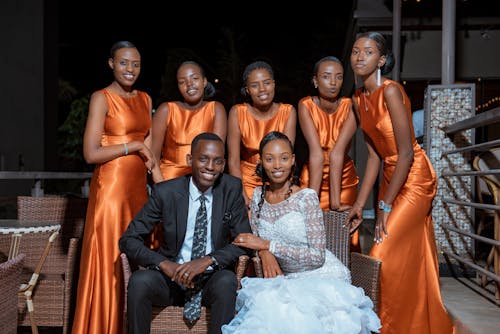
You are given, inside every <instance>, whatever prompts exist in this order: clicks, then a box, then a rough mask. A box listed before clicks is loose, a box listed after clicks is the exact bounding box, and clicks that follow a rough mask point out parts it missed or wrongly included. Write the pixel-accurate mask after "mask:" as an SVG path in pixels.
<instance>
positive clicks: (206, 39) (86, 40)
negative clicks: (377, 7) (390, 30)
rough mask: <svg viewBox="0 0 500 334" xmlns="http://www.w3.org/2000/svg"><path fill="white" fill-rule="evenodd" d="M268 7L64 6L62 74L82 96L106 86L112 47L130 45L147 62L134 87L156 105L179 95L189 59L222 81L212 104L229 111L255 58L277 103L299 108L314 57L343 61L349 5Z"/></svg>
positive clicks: (155, 3) (307, 89)
mask: <svg viewBox="0 0 500 334" xmlns="http://www.w3.org/2000/svg"><path fill="white" fill-rule="evenodd" d="M170 5H171V6H170ZM268 5H270V4H269V3H245V2H240V3H235V2H231V3H230V4H227V5H225V6H222V5H220V4H219V2H214V3H211V4H209V3H202V4H199V3H191V2H190V3H185V4H183V3H174V2H166V1H142V2H139V1H135V2H128V1H125V2H124V1H121V2H116V1H112V2H110V3H107V2H104V1H102V2H95V1H59V2H58V22H59V25H58V29H59V54H58V63H59V77H60V78H61V79H63V80H65V81H67V82H69V84H71V85H72V86H73V87H74V88H76V90H77V91H78V94H88V93H90V92H92V91H94V90H96V89H100V88H103V87H105V86H107V85H108V84H109V83H110V82H111V80H112V75H111V71H110V70H109V68H108V65H107V59H108V56H109V49H110V47H111V45H112V44H113V43H114V42H115V41H118V40H129V41H131V42H133V43H134V44H135V45H136V46H137V47H138V49H139V51H140V52H141V56H142V61H143V66H142V71H141V75H140V77H139V80H138V82H137V84H136V88H139V89H142V90H145V91H147V92H148V93H149V94H150V95H151V96H152V97H153V101H154V103H155V106H157V105H158V103H159V102H160V101H161V100H163V99H176V98H177V97H178V96H177V94H178V93H177V86H176V82H175V69H176V67H177V65H178V64H179V63H180V62H181V61H183V60H186V59H193V60H195V61H198V62H199V63H200V64H202V66H203V67H204V68H205V70H206V72H207V76H208V79H209V81H211V82H212V83H214V80H215V79H218V80H219V83H218V84H217V85H216V88H217V95H216V96H215V99H217V100H220V101H221V102H223V103H224V105H225V106H226V108H228V109H229V108H230V106H231V105H232V104H234V103H236V102H240V101H241V96H240V94H239V89H240V87H241V85H242V82H241V75H242V72H243V69H244V67H245V66H246V65H247V64H249V63H250V62H252V61H254V60H256V59H263V60H266V61H268V62H269V63H270V64H271V65H272V66H273V68H274V71H275V77H276V81H277V86H276V90H277V92H276V99H277V100H278V101H283V102H288V103H292V104H296V102H297V101H298V99H299V98H300V97H302V96H305V95H307V94H309V93H310V89H311V84H310V77H311V71H312V67H313V64H314V62H315V61H316V60H318V59H319V58H321V57H323V56H326V55H335V56H337V57H339V58H343V56H342V52H343V51H344V50H343V48H344V43H345V39H346V29H347V28H348V25H349V24H350V22H351V21H352V6H353V5H352V1H332V2H328V3H326V2H320V1H315V2H308V3H307V4H304V5H302V6H296V7H293V6H292V5H290V4H288V3H286V4H285V3H282V4H273V6H281V7H283V9H282V11H281V12H273V11H271V10H270V9H269V8H268V7H267V6H268ZM285 6H286V11H287V12H288V14H285V12H284V11H285V8H284V7H285ZM236 7H238V9H237V8H236ZM222 11H224V12H226V13H230V14H225V15H223V13H222Z"/></svg>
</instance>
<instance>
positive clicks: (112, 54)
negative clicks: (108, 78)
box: [109, 41, 137, 58]
mask: <svg viewBox="0 0 500 334" xmlns="http://www.w3.org/2000/svg"><path fill="white" fill-rule="evenodd" d="M124 48H130V49H137V47H136V46H135V45H134V44H132V42H129V41H118V42H116V43H115V44H113V46H111V49H110V51H109V57H110V58H114V57H115V54H116V51H118V50H120V49H124Z"/></svg>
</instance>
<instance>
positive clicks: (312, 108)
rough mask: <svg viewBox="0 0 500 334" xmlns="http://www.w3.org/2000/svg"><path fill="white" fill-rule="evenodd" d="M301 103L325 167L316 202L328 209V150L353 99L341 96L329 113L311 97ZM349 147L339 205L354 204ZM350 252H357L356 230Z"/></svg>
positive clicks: (304, 181) (305, 174) (304, 176)
mask: <svg viewBox="0 0 500 334" xmlns="http://www.w3.org/2000/svg"><path fill="white" fill-rule="evenodd" d="M301 102H302V103H303V104H304V105H305V106H306V107H307V111H308V112H309V115H310V116H311V119H312V121H313V123H314V127H315V128H316V131H317V132H318V136H319V141H320V145H321V148H322V149H323V157H324V159H325V160H324V165H323V178H322V181H321V186H320V194H319V201H320V205H321V209H323V210H329V209H330V151H331V150H332V148H333V146H334V145H335V143H336V142H337V138H338V137H339V134H340V130H341V129H342V125H343V124H344V122H345V120H346V119H347V116H348V115H349V113H350V112H351V106H352V100H351V99H350V98H346V97H343V98H341V99H340V103H339V106H338V107H337V110H336V111H335V112H334V113H332V114H327V113H325V112H324V111H323V110H322V109H321V108H320V107H319V106H318V105H317V104H316V103H314V101H313V99H312V97H311V96H307V97H304V98H303V99H302V100H301ZM348 151H349V148H347V150H346V154H345V155H344V167H343V169H342V179H341V180H342V184H341V186H340V202H341V203H342V204H347V205H351V206H352V205H353V204H354V201H355V200H356V196H357V194H358V188H357V186H358V183H359V177H358V175H357V173H356V168H355V167H354V162H353V161H352V159H351V157H349V155H348V154H347V152H348ZM309 180H310V179H309V166H308V163H305V164H304V166H303V167H302V173H301V175H300V184H301V186H303V187H309ZM351 248H352V249H351V250H352V251H358V252H359V251H360V247H359V232H358V231H356V232H354V233H353V235H352V236H351Z"/></svg>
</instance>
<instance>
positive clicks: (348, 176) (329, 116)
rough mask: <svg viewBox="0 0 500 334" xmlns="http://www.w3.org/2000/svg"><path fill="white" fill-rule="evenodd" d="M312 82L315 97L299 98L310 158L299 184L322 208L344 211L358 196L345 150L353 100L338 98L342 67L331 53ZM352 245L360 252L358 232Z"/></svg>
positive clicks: (316, 69)
mask: <svg viewBox="0 0 500 334" xmlns="http://www.w3.org/2000/svg"><path fill="white" fill-rule="evenodd" d="M312 82H313V84H314V87H315V88H316V89H317V90H318V95H317V96H306V97H304V98H302V99H301V100H300V101H299V105H298V109H299V112H298V115H299V124H300V128H301V130H302V133H303V134H304V138H305V140H306V142H307V146H308V148H309V159H308V161H307V163H306V164H304V166H303V168H302V174H301V176H300V183H301V186H302V187H308V188H311V189H314V190H315V191H316V193H317V194H318V197H319V200H320V205H321V209H323V210H330V209H331V210H338V211H344V210H347V209H349V208H350V207H352V205H353V204H354V201H355V200H356V196H357V185H358V183H359V178H358V175H357V173H356V168H355V167H354V162H353V161H352V159H351V158H350V157H349V155H348V152H349V149H350V147H351V142H352V137H353V135H354V133H355V132H356V127H357V125H356V119H355V116H354V113H353V112H352V102H351V101H352V100H351V99H350V98H346V97H340V98H339V93H340V90H341V88H342V84H343V82H344V68H343V66H342V63H341V62H340V60H339V59H338V58H336V57H333V56H328V57H324V58H322V59H320V60H318V61H317V62H316V64H315V65H314V68H313V77H312ZM351 248H352V250H353V251H358V252H359V251H360V247H359V236H358V231H356V232H354V234H353V235H352V237H351Z"/></svg>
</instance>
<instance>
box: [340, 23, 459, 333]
mask: <svg viewBox="0 0 500 334" xmlns="http://www.w3.org/2000/svg"><path fill="white" fill-rule="evenodd" d="M393 62H394V58H393V56H392V53H391V52H390V51H389V50H388V48H387V44H386V40H385V38H384V36H383V35H382V34H380V33H377V32H368V33H364V34H362V35H360V36H359V37H358V38H357V40H356V41H355V43H354V45H353V48H352V52H351V66H352V68H353V70H354V74H355V75H357V76H359V78H361V80H362V81H363V87H361V88H358V89H357V90H356V91H355V94H354V97H353V100H354V110H355V111H356V113H357V115H358V116H359V119H360V126H361V128H362V130H363V133H364V135H365V141H366V144H367V148H368V160H367V165H366V171H365V174H364V177H363V182H362V184H361V188H360V191H359V195H358V198H357V199H356V202H355V203H354V206H353V209H352V210H351V213H350V216H349V217H348V218H349V219H350V220H351V229H352V230H354V229H356V228H357V227H358V226H359V224H360V223H361V221H362V209H363V207H364V205H365V204H366V201H367V198H368V195H369V193H370V191H371V189H372V187H373V185H374V183H375V182H376V180H377V177H378V174H379V168H380V167H381V160H383V177H382V180H381V185H380V194H379V204H378V208H379V209H378V212H377V221H376V224H375V233H374V235H375V240H374V241H375V243H374V246H373V248H372V249H371V251H370V255H371V256H373V257H376V258H378V259H380V260H382V268H381V277H380V304H379V316H380V319H381V322H382V330H381V333H383V334H388V333H397V334H400V333H422V334H426V333H432V334H445V333H454V331H455V329H454V326H453V324H452V322H451V320H450V317H449V316H448V313H447V312H446V309H445V307H444V305H443V302H442V299H441V293H440V287H439V268H438V260H437V247H436V240H435V237H434V226H433V223H432V215H431V208H432V201H433V198H434V196H435V193H436V174H435V172H434V168H433V167H432V165H431V163H430V161H429V159H428V158H427V155H426V153H425V152H424V150H423V149H422V148H421V147H420V146H419V145H418V143H417V141H416V139H415V136H414V132H413V124H412V118H411V106H410V101H409V99H408V96H407V95H406V93H405V91H404V89H403V87H402V86H401V85H400V84H399V83H397V82H395V81H392V80H389V79H387V78H385V77H383V76H381V75H382V73H388V72H390V70H391V69H392V66H393Z"/></svg>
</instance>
